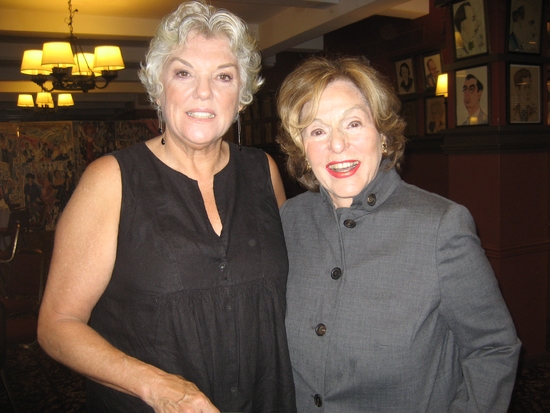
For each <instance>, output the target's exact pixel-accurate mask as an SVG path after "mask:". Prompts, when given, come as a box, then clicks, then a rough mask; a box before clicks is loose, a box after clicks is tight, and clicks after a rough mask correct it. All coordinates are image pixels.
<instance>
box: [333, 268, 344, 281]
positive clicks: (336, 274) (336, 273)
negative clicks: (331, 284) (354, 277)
mask: <svg viewBox="0 0 550 413" xmlns="http://www.w3.org/2000/svg"><path fill="white" fill-rule="evenodd" d="M330 276H331V278H332V279H333V280H337V279H339V278H340V277H341V276H342V270H341V269H340V268H338V267H336V268H333V269H332V271H331V272H330Z"/></svg>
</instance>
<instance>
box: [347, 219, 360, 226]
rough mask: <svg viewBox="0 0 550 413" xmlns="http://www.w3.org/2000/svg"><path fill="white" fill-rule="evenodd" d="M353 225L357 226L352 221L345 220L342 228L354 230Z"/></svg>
mask: <svg viewBox="0 0 550 413" xmlns="http://www.w3.org/2000/svg"><path fill="white" fill-rule="evenodd" d="M355 225H357V224H356V223H355V221H354V220H353V219H346V220H345V221H344V226H345V227H346V228H355Z"/></svg>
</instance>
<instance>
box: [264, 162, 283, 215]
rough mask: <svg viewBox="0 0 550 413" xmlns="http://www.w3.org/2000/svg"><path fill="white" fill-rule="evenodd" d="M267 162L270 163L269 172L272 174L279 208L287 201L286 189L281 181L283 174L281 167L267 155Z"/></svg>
mask: <svg viewBox="0 0 550 413" xmlns="http://www.w3.org/2000/svg"><path fill="white" fill-rule="evenodd" d="M265 155H266V156H267V160H268V161H269V172H270V173H271V183H272V185H273V190H274V191H275V198H277V205H278V206H279V208H280V207H281V206H282V205H283V204H284V203H285V201H286V194H285V188H284V186H283V181H282V179H281V174H280V173H279V167H278V166H277V163H276V162H275V161H274V160H273V158H272V157H271V156H270V155H269V154H267V153H266V154H265Z"/></svg>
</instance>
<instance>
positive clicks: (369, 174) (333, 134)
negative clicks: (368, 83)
mask: <svg viewBox="0 0 550 413" xmlns="http://www.w3.org/2000/svg"><path fill="white" fill-rule="evenodd" d="M308 105H309V104H306V105H305V106H304V110H306V111H307V110H308ZM302 139H303V143H304V148H305V152H306V157H307V159H308V161H309V163H310V165H311V169H312V171H313V173H314V174H315V177H316V178H317V180H318V181H319V183H320V185H321V186H323V187H324V188H325V189H326V190H327V191H328V193H329V194H330V197H331V199H332V201H333V202H334V205H335V206H336V208H345V207H349V206H350V205H351V203H352V201H353V197H354V196H356V195H358V194H359V193H360V192H361V191H362V190H363V188H365V187H366V186H367V185H368V184H369V183H370V182H371V181H372V180H373V179H374V177H375V176H376V174H377V172H378V167H379V165H380V161H381V160H382V139H383V138H382V135H381V134H380V133H378V131H377V129H376V126H375V124H374V119H373V115H372V111H371V109H370V108H369V106H368V104H367V101H366V99H365V98H364V97H363V95H362V94H361V92H360V91H359V89H357V87H356V86H355V85H354V84H353V83H351V82H349V81H345V80H337V81H334V82H332V83H330V84H329V85H328V86H327V87H326V89H325V90H324V92H323V93H322V95H321V98H320V101H319V108H318V110H317V113H316V115H315V119H314V120H313V122H312V123H311V124H310V125H309V126H307V127H306V128H305V129H304V130H303V132H302Z"/></svg>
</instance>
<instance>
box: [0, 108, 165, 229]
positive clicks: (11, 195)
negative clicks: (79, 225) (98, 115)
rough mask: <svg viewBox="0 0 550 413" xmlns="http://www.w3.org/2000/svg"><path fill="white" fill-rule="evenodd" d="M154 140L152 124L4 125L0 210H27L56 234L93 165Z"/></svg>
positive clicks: (0, 146) (0, 152) (0, 154)
mask: <svg viewBox="0 0 550 413" xmlns="http://www.w3.org/2000/svg"><path fill="white" fill-rule="evenodd" d="M156 135H158V122H157V121H156V120H152V119H145V120H139V121H117V122H114V121H86V122H25V123H4V122H3V123H0V208H8V209H10V210H11V209H12V208H15V207H20V206H24V207H26V208H28V209H29V212H30V215H31V216H30V221H31V223H34V224H40V223H42V222H44V223H45V228H46V229H47V230H53V229H55V225H56V223H57V220H58V218H59V215H60V214H61V212H62V211H63V209H64V208H65V206H66V205H67V202H68V201H69V198H70V197H71V194H72V193H73V191H74V188H75V186H76V183H77V181H78V179H79V178H80V176H81V175H82V172H84V169H86V167H87V166H88V165H89V164H90V163H91V162H92V161H94V160H95V159H97V158H99V157H100V156H103V155H105V154H106V153H109V152H112V151H114V150H116V149H121V148H125V147H127V146H130V145H133V144H135V143H138V142H141V141H144V140H147V139H150V138H152V137H154V136H156Z"/></svg>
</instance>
